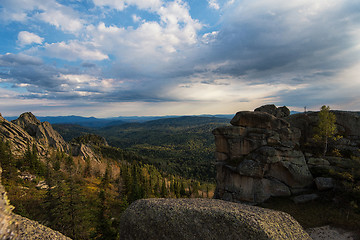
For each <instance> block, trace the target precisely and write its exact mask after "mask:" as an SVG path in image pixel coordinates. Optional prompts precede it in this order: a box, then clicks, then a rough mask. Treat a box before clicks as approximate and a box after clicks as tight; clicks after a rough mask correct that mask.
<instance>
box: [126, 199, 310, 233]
mask: <svg viewBox="0 0 360 240" xmlns="http://www.w3.org/2000/svg"><path fill="white" fill-rule="evenodd" d="M119 226H120V236H121V239H134V240H136V239H149V240H152V239H154V240H155V239H169V240H171V239H174V240H175V239H176V240H187V239H204V240H205V239H219V240H221V239H244V240H245V239H246V240H247V239H254V240H255V239H256V240H265V239H279V240H280V239H297V240H300V239H311V238H310V237H309V235H308V234H307V233H306V232H305V231H304V230H303V229H302V227H301V226H300V224H299V223H298V222H297V221H296V220H294V219H293V218H292V217H291V216H290V215H288V214H286V213H283V212H279V211H273V210H269V209H264V208H260V207H254V206H248V205H243V204H238V203H231V202H225V201H221V200H215V199H142V200H138V201H136V202H134V203H133V204H131V205H130V207H129V208H128V209H127V210H126V211H125V212H124V214H123V215H122V217H121V219H120V224H119Z"/></svg>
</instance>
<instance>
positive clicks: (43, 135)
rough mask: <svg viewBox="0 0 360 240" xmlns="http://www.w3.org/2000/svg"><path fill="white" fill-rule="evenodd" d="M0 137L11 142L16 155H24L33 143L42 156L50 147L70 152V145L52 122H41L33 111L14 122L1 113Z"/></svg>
mask: <svg viewBox="0 0 360 240" xmlns="http://www.w3.org/2000/svg"><path fill="white" fill-rule="evenodd" d="M0 139H2V140H3V141H8V142H10V148H11V151H12V153H13V154H14V155H15V156H22V155H23V154H24V152H25V151H26V149H27V148H28V146H32V145H33V144H35V146H36V148H37V150H38V152H39V154H40V155H42V156H45V155H46V154H47V153H48V150H49V148H53V149H57V150H60V151H64V152H69V146H68V145H67V143H66V142H65V141H64V139H63V138H62V136H61V135H60V134H59V133H58V132H56V131H55V130H54V129H53V128H52V126H51V124H50V123H48V122H43V123H41V122H40V121H39V120H38V119H37V118H36V117H35V116H34V115H33V114H32V113H23V114H21V116H20V117H19V118H18V119H16V120H13V121H12V122H9V121H7V120H6V119H5V118H3V117H2V116H1V115H0Z"/></svg>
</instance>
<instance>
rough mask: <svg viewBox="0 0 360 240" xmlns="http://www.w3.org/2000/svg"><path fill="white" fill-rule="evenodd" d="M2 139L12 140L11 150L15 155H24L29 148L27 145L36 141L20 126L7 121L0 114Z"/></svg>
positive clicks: (0, 137) (0, 134) (0, 136)
mask: <svg viewBox="0 0 360 240" xmlns="http://www.w3.org/2000/svg"><path fill="white" fill-rule="evenodd" d="M0 139H1V140H3V141H4V140H6V141H9V142H10V147H11V151H12V153H13V154H14V155H15V156H22V155H23V154H24V152H25V151H26V149H27V145H28V144H29V145H32V144H33V143H35V141H34V139H33V137H31V136H30V135H29V134H28V133H27V132H26V131H25V130H24V129H22V128H21V127H20V126H18V125H16V124H14V123H12V122H9V121H7V120H6V119H5V118H3V117H2V116H1V114H0Z"/></svg>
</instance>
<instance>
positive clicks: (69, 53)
mask: <svg viewBox="0 0 360 240" xmlns="http://www.w3.org/2000/svg"><path fill="white" fill-rule="evenodd" d="M43 54H44V55H46V56H51V57H53V58H59V59H65V60H68V61H76V60H78V59H81V60H86V61H91V60H94V61H101V60H106V59H108V58H109V57H108V56H107V55H106V54H104V53H102V52H101V51H100V50H98V49H96V47H95V46H94V45H93V44H92V43H89V42H78V41H70V42H69V43H65V42H57V43H51V44H48V43H46V44H45V45H44V53H43Z"/></svg>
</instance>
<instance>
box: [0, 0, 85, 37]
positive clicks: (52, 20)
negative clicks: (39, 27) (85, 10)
mask: <svg viewBox="0 0 360 240" xmlns="http://www.w3.org/2000/svg"><path fill="white" fill-rule="evenodd" d="M0 6H2V9H1V10H0V18H2V19H3V20H4V21H6V22H10V21H19V22H27V21H36V20H40V21H43V22H45V23H47V24H50V25H53V26H55V27H56V28H58V29H60V30H62V31H65V32H69V33H73V34H78V33H79V31H81V30H82V29H83V27H84V24H85V23H86V21H85V20H83V19H81V18H80V13H79V12H77V11H75V10H74V9H72V8H71V7H68V6H65V5H62V4H60V3H59V2H57V1H56V0H48V1H36V0H3V1H1V3H0Z"/></svg>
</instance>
